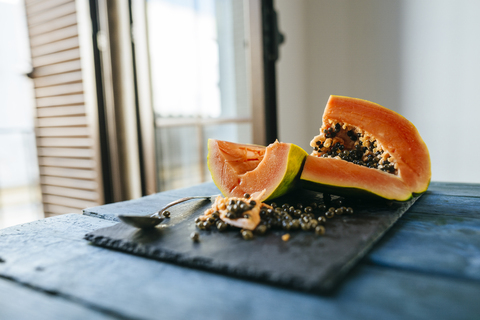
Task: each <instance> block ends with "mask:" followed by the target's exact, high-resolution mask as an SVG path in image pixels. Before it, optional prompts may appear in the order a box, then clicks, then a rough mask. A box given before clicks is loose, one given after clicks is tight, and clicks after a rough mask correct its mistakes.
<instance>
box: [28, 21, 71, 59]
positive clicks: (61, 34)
mask: <svg viewBox="0 0 480 320" xmlns="http://www.w3.org/2000/svg"><path fill="white" fill-rule="evenodd" d="M77 36H78V28H77V25H72V26H69V27H65V28H62V29H55V30H53V31H50V32H47V33H42V34H39V35H37V36H34V37H30V46H31V47H32V53H33V52H34V50H35V49H37V48H40V47H44V46H46V45H47V44H52V43H57V45H58V42H65V41H66V40H69V38H73V37H77ZM77 43H78V41H77ZM58 51H60V50H58ZM40 55H41V54H40ZM40 55H36V56H34V57H38V56H40Z"/></svg>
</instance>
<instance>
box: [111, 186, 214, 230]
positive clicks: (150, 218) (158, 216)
mask: <svg viewBox="0 0 480 320" xmlns="http://www.w3.org/2000/svg"><path fill="white" fill-rule="evenodd" d="M218 196H219V194H216V195H213V196H193V197H185V198H181V199H178V200H175V201H173V202H170V203H169V204H167V205H166V206H165V207H163V208H162V209H160V210H158V211H157V212H155V213H153V214H149V215H146V216H133V215H124V214H120V215H118V218H119V219H120V220H122V221H123V222H124V223H126V224H128V225H130V226H132V227H135V228H140V229H146V228H153V227H155V226H156V225H157V224H159V223H161V222H162V221H163V220H164V219H165V217H163V216H162V213H163V212H164V211H165V210H167V209H168V208H170V207H173V206H174V205H176V204H179V203H182V202H185V201H188V200H192V199H202V200H210V201H211V202H214V201H215V199H216V198H217V197H218Z"/></svg>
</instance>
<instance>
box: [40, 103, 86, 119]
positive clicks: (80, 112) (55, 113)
mask: <svg viewBox="0 0 480 320" xmlns="http://www.w3.org/2000/svg"><path fill="white" fill-rule="evenodd" d="M36 111H37V117H39V118H45V117H61V116H85V112H86V110H85V106H84V105H77V106H65V107H43V108H39V109H37V110H36Z"/></svg>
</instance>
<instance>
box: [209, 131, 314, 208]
mask: <svg viewBox="0 0 480 320" xmlns="http://www.w3.org/2000/svg"><path fill="white" fill-rule="evenodd" d="M307 155H308V154H307V152H306V151H304V150H303V149H302V148H300V147H298V146H296V145H294V144H291V143H282V142H278V141H276V142H274V143H272V144H270V145H269V146H267V147H263V146H257V145H252V144H239V143H234V142H228V141H221V140H215V139H209V140H208V159H207V163H208V169H209V170H210V173H211V175H212V179H213V182H214V183H215V184H216V186H217V187H218V189H220V192H222V194H223V195H224V196H225V197H243V196H244V195H245V194H246V193H248V194H250V195H252V196H254V194H255V193H257V194H258V195H259V196H260V198H259V199H258V200H259V201H265V200H270V199H273V198H276V197H279V196H281V195H284V194H285V193H287V192H289V191H291V190H293V189H294V188H296V187H297V186H298V182H299V177H300V172H301V170H302V167H303V164H304V162H305V158H306V157H307ZM262 192H263V194H262Z"/></svg>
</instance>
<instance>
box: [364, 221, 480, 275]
mask: <svg viewBox="0 0 480 320" xmlns="http://www.w3.org/2000/svg"><path fill="white" fill-rule="evenodd" d="M479 258H480V219H478V218H470V217H466V216H464V215H461V214H459V215H458V216H452V215H445V216H438V215H430V214H422V213H415V212H407V213H406V214H405V215H404V216H403V217H402V218H401V219H400V220H399V221H398V222H397V224H396V225H395V226H394V227H393V228H392V230H391V231H390V232H389V233H388V234H387V236H386V237H384V238H383V239H382V240H381V241H380V242H379V243H378V244H377V245H376V246H375V247H374V249H373V250H372V252H371V254H370V255H369V256H368V261H370V262H371V263H373V264H376V265H380V266H387V267H394V268H399V269H404V270H411V271H415V272H423V273H425V274H436V275H443V276H448V277H453V278H458V279H461V278H463V279H471V280H480V268H479V267H478V266H479Z"/></svg>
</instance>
